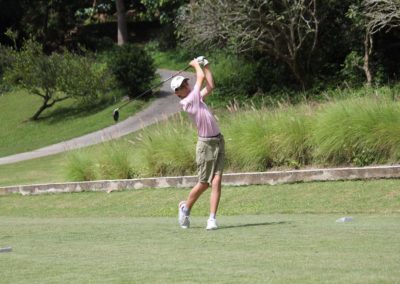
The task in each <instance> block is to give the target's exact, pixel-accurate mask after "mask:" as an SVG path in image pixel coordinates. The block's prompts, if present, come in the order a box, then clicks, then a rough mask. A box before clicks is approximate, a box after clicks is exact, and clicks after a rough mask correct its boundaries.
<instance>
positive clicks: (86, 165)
mask: <svg viewBox="0 0 400 284" xmlns="http://www.w3.org/2000/svg"><path fill="white" fill-rule="evenodd" d="M67 177H68V179H69V180H72V181H90V180H95V179H96V177H97V175H96V166H95V163H94V161H93V159H91V156H90V155H89V154H88V153H87V152H84V151H76V152H73V154H70V155H69V156H68V163H67Z"/></svg>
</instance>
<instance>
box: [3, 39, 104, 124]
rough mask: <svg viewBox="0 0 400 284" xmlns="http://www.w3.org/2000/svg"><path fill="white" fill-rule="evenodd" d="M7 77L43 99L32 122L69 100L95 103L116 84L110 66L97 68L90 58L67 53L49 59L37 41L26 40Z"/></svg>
mask: <svg viewBox="0 0 400 284" xmlns="http://www.w3.org/2000/svg"><path fill="white" fill-rule="evenodd" d="M4 77H5V79H6V80H7V81H8V82H9V83H10V84H14V85H18V86H21V87H23V88H26V89H27V90H28V91H29V92H30V93H31V94H33V95H36V96H39V97H40V98H42V105H41V106H40V107H39V109H38V110H37V111H36V112H35V114H34V115H33V116H32V117H31V119H32V120H37V119H38V118H39V116H40V114H41V113H42V112H43V111H44V110H46V109H48V108H50V107H52V106H54V105H55V104H56V103H58V102H61V101H64V100H66V99H70V98H73V99H75V100H77V101H78V102H80V103H94V102H95V101H96V99H97V98H98V97H99V96H101V95H103V94H105V93H106V92H107V91H108V90H109V88H110V86H111V83H112V82H111V81H110V76H109V75H108V74H107V67H106V65H104V66H96V64H94V62H93V61H92V60H91V59H90V58H86V57H83V56H78V55H75V54H72V53H70V52H68V51H66V50H65V51H64V53H63V54H57V53H53V54H52V55H50V56H48V55H46V54H45V53H44V52H43V50H42V46H41V45H40V44H39V43H38V42H36V41H33V40H28V41H26V42H25V43H24V45H23V47H22V49H21V50H20V51H19V52H17V51H15V52H14V53H13V63H12V66H11V67H10V68H8V69H7V70H6V72H5V76H4Z"/></svg>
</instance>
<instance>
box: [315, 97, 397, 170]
mask: <svg viewBox="0 0 400 284" xmlns="http://www.w3.org/2000/svg"><path fill="white" fill-rule="evenodd" d="M313 142H314V145H315V146H316V149H315V152H314V155H315V157H316V159H317V160H319V161H322V162H323V163H327V164H332V165H341V164H354V165H357V166H365V165H369V164H373V163H385V162H388V161H394V160H398V158H399V157H400V155H399V154H400V104H399V103H398V102H392V101H390V100H388V99H383V98H361V99H350V100H346V101H342V102H336V103H331V104H328V105H326V106H325V107H324V108H322V109H321V110H320V111H319V112H318V114H317V115H316V120H315V121H314V128H313Z"/></svg>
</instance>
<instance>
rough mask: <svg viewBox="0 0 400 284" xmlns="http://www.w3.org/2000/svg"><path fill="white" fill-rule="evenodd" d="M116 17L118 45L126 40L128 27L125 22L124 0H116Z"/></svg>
mask: <svg viewBox="0 0 400 284" xmlns="http://www.w3.org/2000/svg"><path fill="white" fill-rule="evenodd" d="M116 4H117V17H118V45H123V44H125V43H126V42H127V41H128V28H127V24H126V11H125V5H124V0H116Z"/></svg>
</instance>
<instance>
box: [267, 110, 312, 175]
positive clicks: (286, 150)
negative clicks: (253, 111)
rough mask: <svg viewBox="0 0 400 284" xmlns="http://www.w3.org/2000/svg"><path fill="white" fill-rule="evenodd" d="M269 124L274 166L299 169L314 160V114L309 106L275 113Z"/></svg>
mask: <svg viewBox="0 0 400 284" xmlns="http://www.w3.org/2000/svg"><path fill="white" fill-rule="evenodd" d="M270 119H271V120H270V121H269V122H267V123H269V124H270V125H271V126H270V129H271V132H272V137H271V139H272V141H271V142H272V144H273V147H272V153H273V155H272V157H273V164H274V166H290V167H295V168H298V167H300V166H301V165H306V164H309V163H310V162H311V160H312V145H311V142H310V137H311V135H312V134H311V123H312V113H311V112H310V110H309V108H308V107H307V106H303V107H300V108H294V107H286V108H280V109H278V110H277V111H275V112H274V115H273V116H272V117H271V118H270Z"/></svg>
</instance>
